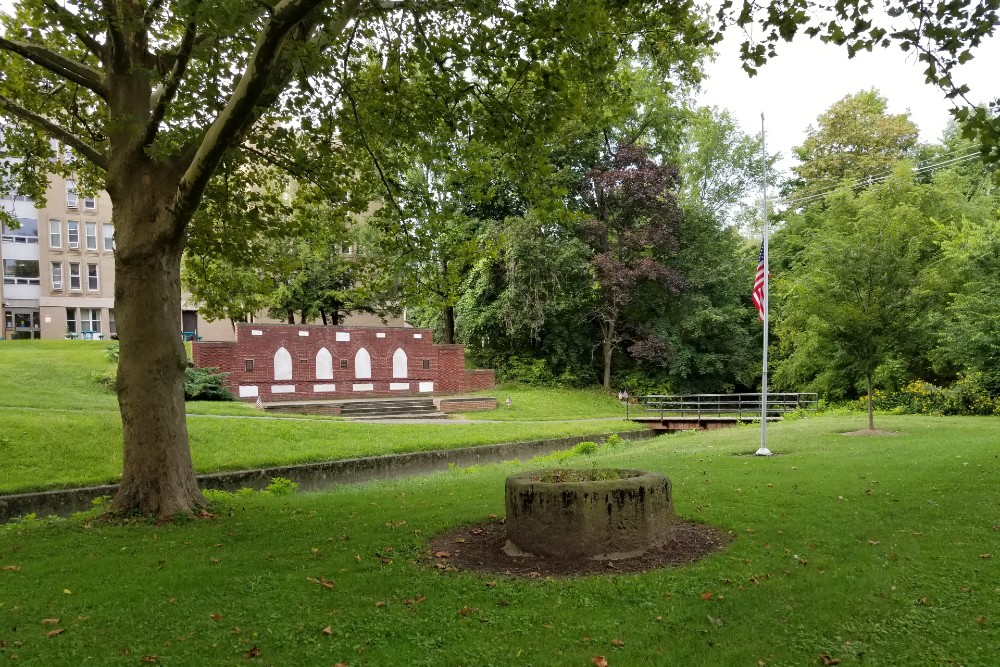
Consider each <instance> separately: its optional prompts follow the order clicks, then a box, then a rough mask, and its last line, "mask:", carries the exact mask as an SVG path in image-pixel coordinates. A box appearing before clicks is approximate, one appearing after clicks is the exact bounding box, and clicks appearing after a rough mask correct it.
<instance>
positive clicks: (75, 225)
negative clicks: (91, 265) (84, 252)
mask: <svg viewBox="0 0 1000 667" xmlns="http://www.w3.org/2000/svg"><path fill="white" fill-rule="evenodd" d="M66 241H67V242H68V243H69V248H70V250H76V249H78V248H79V247H80V223H79V222H77V221H76V220H70V221H69V222H67V223H66Z"/></svg>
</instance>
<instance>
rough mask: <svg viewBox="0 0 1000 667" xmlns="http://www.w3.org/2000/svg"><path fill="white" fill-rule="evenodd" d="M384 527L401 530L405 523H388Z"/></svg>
mask: <svg viewBox="0 0 1000 667" xmlns="http://www.w3.org/2000/svg"><path fill="white" fill-rule="evenodd" d="M385 525H387V526H389V527H390V528H402V527H403V526H405V525H406V522H405V521H390V522H389V523H387V524H385Z"/></svg>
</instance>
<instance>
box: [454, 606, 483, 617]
mask: <svg viewBox="0 0 1000 667" xmlns="http://www.w3.org/2000/svg"><path fill="white" fill-rule="evenodd" d="M477 611H479V610H478V609H477V608H475V607H462V608H461V609H459V610H458V613H459V614H461V615H462V616H472V615H474V614H475V613H476V612H477Z"/></svg>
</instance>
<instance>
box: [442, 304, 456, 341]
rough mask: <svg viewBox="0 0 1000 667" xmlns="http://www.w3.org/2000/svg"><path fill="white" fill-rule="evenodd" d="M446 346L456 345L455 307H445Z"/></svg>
mask: <svg viewBox="0 0 1000 667" xmlns="http://www.w3.org/2000/svg"><path fill="white" fill-rule="evenodd" d="M444 344H445V345H454V344H455V307H454V306H445V307H444Z"/></svg>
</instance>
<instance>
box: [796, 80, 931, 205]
mask: <svg viewBox="0 0 1000 667" xmlns="http://www.w3.org/2000/svg"><path fill="white" fill-rule="evenodd" d="M917 138H918V131H917V126H916V125H914V123H913V121H911V120H910V117H909V113H903V114H894V115H893V114H889V113H888V100H886V99H885V97H883V96H882V95H880V94H879V93H878V92H877V91H875V90H866V91H862V92H860V93H855V94H853V95H847V96H846V97H844V98H842V99H840V100H838V101H837V102H834V103H833V104H832V105H831V106H830V108H829V109H827V110H826V111H824V112H823V113H822V114H820V116H819V118H818V119H817V126H816V127H812V126H810V127H809V130H808V131H807V132H806V139H805V141H804V142H803V143H802V145H801V146H799V147H797V148H796V149H795V156H796V157H797V158H798V160H799V164H798V165H796V166H794V167H792V172H794V174H795V177H796V179H797V180H796V181H795V185H796V187H795V188H794V190H793V192H792V196H791V199H792V200H793V201H801V200H803V199H806V198H808V197H809V195H817V193H819V196H820V198H822V196H821V195H822V193H824V192H827V191H829V190H830V189H831V188H834V187H836V186H838V185H840V183H841V182H842V181H844V180H850V181H855V182H857V181H861V182H862V183H864V182H865V181H867V180H869V179H879V178H885V177H888V176H889V174H891V173H892V170H893V168H894V167H895V166H896V163H897V162H898V161H899V160H902V159H906V158H911V157H913V154H914V149H915V147H916V145H917Z"/></svg>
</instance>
